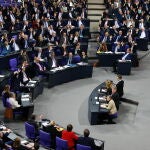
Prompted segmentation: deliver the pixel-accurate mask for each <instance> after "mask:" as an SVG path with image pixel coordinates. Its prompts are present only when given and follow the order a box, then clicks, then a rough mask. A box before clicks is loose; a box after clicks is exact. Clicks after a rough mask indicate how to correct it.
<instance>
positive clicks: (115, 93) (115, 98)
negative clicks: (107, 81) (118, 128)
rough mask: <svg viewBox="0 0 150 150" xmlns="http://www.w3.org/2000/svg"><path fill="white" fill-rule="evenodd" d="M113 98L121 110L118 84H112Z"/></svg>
mask: <svg viewBox="0 0 150 150" xmlns="http://www.w3.org/2000/svg"><path fill="white" fill-rule="evenodd" d="M111 98H112V99H113V101H114V102H115V105H116V108H117V110H119V103H120V97H119V94H118V92H117V87H116V86H112V94H111Z"/></svg>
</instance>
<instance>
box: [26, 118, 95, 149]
mask: <svg viewBox="0 0 150 150" xmlns="http://www.w3.org/2000/svg"><path fill="white" fill-rule="evenodd" d="M27 123H28V124H30V125H33V126H34V128H35V131H36V135H39V129H40V126H39V123H38V122H37V121H36V116H35V115H32V117H31V120H29V121H27ZM42 130H43V131H45V132H47V133H49V134H50V136H51V143H50V145H51V146H50V147H51V148H53V149H55V148H56V137H60V138H62V139H63V140H66V141H67V147H68V149H70V150H75V148H76V144H81V145H85V146H89V147H91V149H92V150H95V149H96V145H95V143H94V139H93V138H90V137H89V135H90V131H89V130H88V129H85V130H84V133H83V134H84V136H83V137H80V136H78V135H77V134H76V133H74V132H73V131H72V130H73V126H72V125H71V124H68V125H67V128H66V130H65V129H64V128H62V127H60V126H58V125H56V123H55V121H51V122H50V123H49V124H47V125H46V126H44V127H43V128H42ZM67 147H66V148H67Z"/></svg>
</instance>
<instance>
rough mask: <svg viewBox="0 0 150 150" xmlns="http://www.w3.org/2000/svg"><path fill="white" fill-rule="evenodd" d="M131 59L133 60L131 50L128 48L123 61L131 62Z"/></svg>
mask: <svg viewBox="0 0 150 150" xmlns="http://www.w3.org/2000/svg"><path fill="white" fill-rule="evenodd" d="M131 59H132V55H131V48H127V52H126V54H124V55H123V56H122V58H121V60H131Z"/></svg>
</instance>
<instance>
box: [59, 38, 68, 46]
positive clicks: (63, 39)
mask: <svg viewBox="0 0 150 150" xmlns="http://www.w3.org/2000/svg"><path fill="white" fill-rule="evenodd" d="M64 41H65V38H64V37H63V36H62V37H61V39H60V45H62V44H63V43H64ZM66 44H67V45H68V44H69V40H68V36H66Z"/></svg>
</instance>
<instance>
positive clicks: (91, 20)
mask: <svg viewBox="0 0 150 150" xmlns="http://www.w3.org/2000/svg"><path fill="white" fill-rule="evenodd" d="M90 22H99V20H98V19H97V20H94V19H90Z"/></svg>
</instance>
